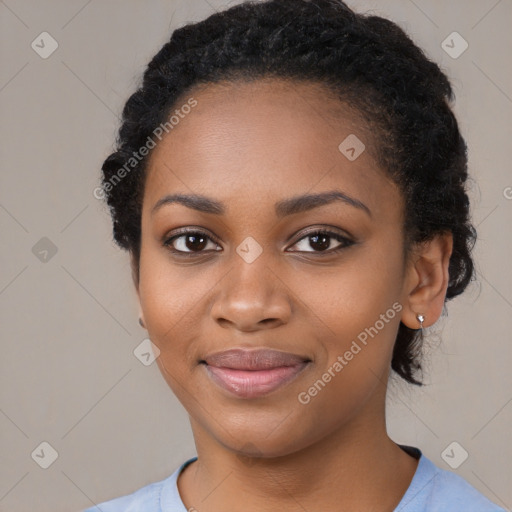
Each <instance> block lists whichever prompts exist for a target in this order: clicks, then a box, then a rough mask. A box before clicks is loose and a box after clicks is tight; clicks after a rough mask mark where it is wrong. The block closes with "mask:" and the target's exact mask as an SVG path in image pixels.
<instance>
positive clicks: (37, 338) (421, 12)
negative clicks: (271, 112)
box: [0, 0, 512, 512]
mask: <svg viewBox="0 0 512 512" xmlns="http://www.w3.org/2000/svg"><path fill="white" fill-rule="evenodd" d="M349 3H350V5H352V6H353V7H355V8H356V9H357V10H359V11H365V10H369V9H371V10H374V11H375V12H376V13H377V14H381V15H384V16H386V17H389V18H391V19H392V20H394V21H396V22H397V23H399V24H400V25H401V26H402V27H404V28H405V29H406V30H407V31H408V32H409V33H410V34H411V35H412V37H413V39H414V40H415V41H416V42H417V43H418V44H419V45H420V46H421V47H423V48H424V49H425V51H426V52H427V54H428V55H429V56H430V57H431V58H433V59H434V60H436V61H437V62H438V63H439V64H440V65H441V67H442V68H443V69H444V70H445V71H446V73H447V74H448V75H449V77H450V78H451V79H452V82H453V85H454V87H455V91H456V94H457V102H456V107H455V110H456V114H457V116H458V118H459V120H460V125H461V129H462V131H463V133H464V135H465V137H466V139H467V142H468V144H469V148H470V171H471V173H472V176H473V178H474V180H475V181H474V183H473V185H472V188H471V196H472V199H473V201H474V203H473V206H474V208H473V210H474V221H475V224H476V225H477V226H478V231H479V236H480V238H479V242H478V245H477V250H476V257H477V259H478V283H477V284H474V285H473V286H472V287H471V288H470V289H469V290H468V291H467V293H466V294H465V296H463V297H460V298H458V299H455V301H454V302H452V303H450V304H449V305H448V318H442V319H441V320H440V322H438V324H437V325H436V326H435V329H433V333H432V336H431V341H432V342H431V343H430V347H431V348H430V350H429V358H428V360H427V373H426V377H425V380H426V383H427V384H428V385H427V386H426V387H425V389H423V390H419V389H416V388H413V387H411V386H407V385H406V384H401V383H395V384H393V385H392V387H391V389H390V393H389V400H388V416H389V419H388V424H389V431H390V434H391V436H392V437H393V439H394V440H395V441H397V442H400V443H405V444H411V445H414V446H419V447H420V448H421V449H422V450H423V451H424V453H425V455H426V456H428V457H430V458H431V459H432V460H433V461H434V462H435V463H436V464H438V465H439V466H440V467H442V468H445V469H450V468H449V466H448V465H447V464H446V462H445V461H444V460H443V458H442V457H441V453H442V452H443V450H444V449H445V448H446V447H447V446H448V445H449V444H450V443H452V442H453V441H457V442H458V443H459V444H460V445H461V446H462V447H463V448H464V449H465V450H466V451H467V452H468V453H469V457H468V459H467V460H466V461H465V462H464V463H463V464H462V465H460V467H458V468H457V469H455V470H454V471H455V472H456V473H458V474H459V475H461V476H463V477H464V478H466V479H467V480H468V481H469V482H470V483H471V484H473V485H474V486H475V487H476V488H477V489H479V490H480V491H481V492H482V493H484V494H485V495H487V496H488V497H489V498H491V499H492V500H493V501H495V502H497V503H499V504H500V505H501V506H503V507H504V508H507V509H508V510H510V509H511V507H512V477H511V473H512V471H511V462H510V461H511V460H512V442H511V436H510V433H511V431H512V429H511V426H512V385H511V382H512V377H511V372H510V367H511V341H512V340H511V335H510V332H511V329H512V271H511V268H510V261H511V254H512V250H511V249H512V241H511V240H512V237H511V236H510V235H511V224H512V199H511V198H512V188H510V187H512V174H511V171H510V168H511V167H510V134H511V122H510V119H511V117H512V115H511V114H512V74H511V69H510V54H511V53H512V36H511V30H510V20H511V19H512V3H511V1H510V0H501V1H497V0H471V1H468V0H456V1H455V0H452V1H451V2H444V1H441V0H415V1H414V2H413V1H411V0H386V1H380V2H377V1H355V0H352V1H349ZM224 5H226V3H225V2H223V0H218V1H214V0H208V1H207V0H181V1H178V0H151V1H146V2H143V1H141V0H124V1H121V0H104V1H100V0H95V1H91V0H89V1H86V0H73V1H70V0H51V1H49V0H47V1H36V0H5V1H0V34H1V35H0V38H1V50H0V52H1V62H2V65H1V66H0V109H1V115H2V118H1V119H2V123H1V128H0V141H1V148H0V151H1V153H0V155H1V164H2V168H1V182H0V186H1V188H0V226H1V234H2V249H1V251H0V258H1V259H0V311H1V335H2V356H1V360H0V365H1V366H0V367H1V377H0V379H1V380H0V432H1V446H0V458H1V463H0V510H1V511H9V512H17V511H24V512H26V511H28V510H38V511H40V512H45V511H48V512H49V511H52V512H63V511H71V510H81V509H83V508H85V507H89V506H92V505H93V504H94V503H98V502H100V501H104V500H106V499H110V498H113V497H116V496H120V495H123V494H127V493H129V492H132V491H134V490H136V489H138V488H139V487H142V486H143V485H146V484H148V483H150V482H154V481H157V480H160V479H163V478H165V477H166V476H168V475H169V474H170V473H171V472H173V471H174V470H175V469H176V467H177V466H178V465H179V464H181V463H182V462H183V461H184V460H185V459H187V458H189V457H191V456H193V455H195V449H194V445H193V439H192V436H191V433H190V429H189V425H188V417H187V414H186V412H185V411H184V410H183V409H182V407H181V405H180V404H179V403H178V402H177V400H176V399H175V398H174V396H173V395H172V393H171V391H170V390H169V389H168V388H167V386H166V384H165V383H164V380H163V378H161V376H160V374H159V372H158V368H157V366H156V364H155V363H154V364H152V365H151V366H144V365H143V364H141V362H140V361H139V360H138V359H137V358H136V357H135V356H134V354H133V350H134V349H135V348H136V347H137V346H138V345H139V344H140V343H141V341H142V340H143V339H144V338H145V331H144V330H143V329H142V328H140V327H139V325H138V322H137V314H138V308H137V303H136V298H135V294H134V291H133V289H132V282H131V278H130V272H129V266H128V256H127V255H126V254H125V253H124V252H121V251H120V250H118V249H117V248H116V247H115V246H114V244H113V243H112V242H111V225H110V219H109V217H108V213H107V211H106V209H105V208H104V207H103V205H102V204H101V203H100V202H99V201H98V200H96V199H95V198H94V197H93V189H94V188H95V187H96V186H97V185H98V180H99V170H100V166H101V163H102V161H103V159H104V158H105V157H106V156H107V155H108V154H109V152H110V150H111V148H112V144H113V141H114V136H115V130H116V128H117V126H118V115H119V114H120V112H121V109H122V106H123V104H124V102H125V101H126V99H127V98H128V96H129V94H130V93H131V92H133V90H134V89H135V87H136V85H137V83H138V80H139V76H140V74H141V73H142V71H143V69H144V67H145V65H146V64H147V62H148V60H149V59H150V58H151V57H152V56H153V54H154V53H155V52H156V51H157V50H158V49H159V48H160V47H161V45H162V44H163V43H164V42H165V41H166V40H167V39H168V38H169V37H170V32H171V29H174V28H176V27H177V26H180V25H182V24H183V23H185V22H186V21H198V20H200V19H203V18H204V17H206V16H207V15H209V14H210V13H212V12H213V10H214V8H216V9H218V8H221V7H222V6H224ZM44 31H46V32H48V33H49V34H51V36H52V37H53V38H54V39H55V40H56V41H57V42H58V45H59V46H58V48H57V50H56V51H55V52H54V53H53V54H52V55H51V56H49V57H48V58H47V59H43V58H41V57H40V56H39V54H38V53H36V52H35V51H34V50H33V49H32V48H31V43H32V41H34V40H36V43H37V41H38V40H39V41H40V39H36V38H37V37H38V36H39V34H41V32H44ZM453 31H457V32H459V33H460V34H461V35H462V36H463V37H464V39H465V40H466V41H467V42H468V44H469V47H468V49H467V50H466V51H465V52H464V53H463V54H462V55H461V56H460V57H458V58H457V59H454V58H452V57H450V56H449V55H448V54H447V53H445V51H444V50H443V49H442V47H441V43H442V41H443V40H444V39H445V38H446V37H447V36H448V35H449V34H451V33H452V32H453ZM45 37H46V36H45ZM47 41H48V40H47ZM45 47H46V48H47V49H48V48H49V44H45ZM43 237H46V238H47V239H49V240H51V243H52V244H54V246H55V249H56V250H57V252H56V253H55V254H52V252H51V250H49V242H48V240H43V241H41V239H42V238H43ZM36 244H37V245H36ZM34 246H35V249H34ZM50 249H51V248H50ZM44 250H49V252H48V253H44ZM41 258H42V260H41ZM44 258H46V261H44ZM441 331H442V341H441V339H440V334H441ZM43 441H46V442H47V443H49V444H50V445H51V446H52V447H53V448H54V449H55V450H56V451H57V452H58V458H57V459H56V460H55V462H54V463H53V464H52V465H51V466H50V467H48V469H42V468H41V467H40V466H39V465H38V464H37V463H36V462H35V460H38V461H39V462H44V461H43V459H45V458H46V459H45V460H46V461H49V459H48V457H50V455H51V452H50V449H49V448H48V447H47V448H46V451H45V447H44V445H43V453H44V456H43V455H41V447H40V443H42V442H43ZM457 449H458V448H457ZM34 450H35V454H37V453H39V458H38V457H37V455H34V459H35V460H34V459H33V458H32V457H31V454H32V453H33V452H34Z"/></svg>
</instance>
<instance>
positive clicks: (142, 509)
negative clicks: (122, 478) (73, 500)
mask: <svg viewBox="0 0 512 512" xmlns="http://www.w3.org/2000/svg"><path fill="white" fill-rule="evenodd" d="M194 460H196V457H194V458H192V459H189V460H187V461H186V462H184V463H183V464H182V465H181V466H180V467H179V468H178V469H176V471H174V473H173V474H172V475H170V476H169V477H167V478H165V479H164V480H160V481H158V482H153V483H151V484H149V485H146V486H145V487H141V488H140V489H138V490H136V491H135V492H133V493H131V494H127V495H125V496H120V497H119V498H114V499H112V500H109V501H105V502H103V503H99V504H98V505H95V506H94V507H90V508H88V509H87V510H84V511H83V512H168V511H170V510H172V511H173V512H180V511H181V510H185V508H184V505H183V503H182V501H181V499H180V496H179V492H178V488H177V480H178V475H179V474H180V472H181V471H182V470H183V469H184V468H185V466H187V465H188V464H190V463H191V462H193V461H194ZM168 507H172V508H168Z"/></svg>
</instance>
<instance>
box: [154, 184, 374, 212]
mask: <svg viewBox="0 0 512 512" xmlns="http://www.w3.org/2000/svg"><path fill="white" fill-rule="evenodd" d="M334 201H341V202H343V203H345V204H348V205H350V206H353V207H355V208H359V209H360V210H363V211H364V212H366V213H367V214H368V215H369V216H370V217H371V216H372V213H371V211H370V209H369V208H368V206H366V205H365V204H364V203H362V202H361V201H359V199H355V198H353V197H350V196H349V195H347V194H345V193H344V192H341V191H339V190H332V191H329V192H321V193H319V194H304V195H301V196H295V197H291V198H289V199H284V200H282V201H278V202H277V203H276V204H275V205H274V207H275V212H276V215H277V217H278V218H282V217H286V216H288V215H293V214H295V213H301V212H305V211H308V210H312V209H313V208H318V207H320V206H324V205H327V204H330V203H333V202H334ZM173 203H178V204H182V205H183V206H186V207H187V208H191V209H194V210H197V211H199V212H203V213H211V214H214V215H224V213H225V212H226V208H225V205H224V204H223V203H221V202H219V201H216V200H215V199H211V198H209V197H206V196H202V195H198V194H170V195H166V196H164V197H162V198H161V199H159V200H158V201H157V202H156V203H155V205H154V206H153V208H152V209H151V215H154V214H155V213H156V212H157V211H158V210H159V209H160V208H162V207H163V206H165V205H169V204H173Z"/></svg>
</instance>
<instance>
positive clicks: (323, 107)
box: [144, 79, 396, 209]
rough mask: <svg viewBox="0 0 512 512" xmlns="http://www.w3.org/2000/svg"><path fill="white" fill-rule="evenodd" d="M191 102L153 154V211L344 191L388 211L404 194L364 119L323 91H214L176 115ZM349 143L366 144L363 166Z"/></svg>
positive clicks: (202, 90)
mask: <svg viewBox="0 0 512 512" xmlns="http://www.w3.org/2000/svg"><path fill="white" fill-rule="evenodd" d="M191 98H192V99H193V100H195V102H197V103H196V105H195V106H194V107H193V108H192V109H188V108H187V109H185V110H183V112H181V116H179V117H180V119H179V122H178V123H177V124H176V125H175V126H174V128H173V129H172V130H170V131H169V133H168V134H167V135H165V137H163V139H162V141H161V142H159V143H158V144H157V146H156V147H155V148H154V150H153V152H152V154H151V157H150V160H149V162H148V167H147V178H146V190H145V197H144V209H148V208H150V207H151V206H152V205H153V204H154V203H155V202H156V201H158V199H159V198H160V197H161V196H162V195H163V194H167V193H171V192H182V193H197V194H204V195H208V196H213V197H216V198H217V199H219V200H220V201H223V202H226V203H227V204H229V203H234V202H236V201H237V200H239V201H243V203H244V204H245V205H247V204H248V202H249V203H250V202H251V201H252V202H258V203H262V202H265V201H266V200H267V199H269V200H272V203H273V202H275V200H278V199H280V198H282V197H283V196H286V197H289V196H292V195H297V194H303V193H305V192H320V191H323V190H331V189H333V188H338V189H342V190H343V191H344V192H347V193H349V194H351V195H353V196H356V197H357V196H360V195H361V194H363V195H364V196H365V198H366V200H367V201H369V202H372V203H378V202H379V201H378V200H379V197H380V198H382V197H383V192H384V191H385V190H386V189H388V188H389V189H390V191H391V189H394V188H395V186H394V184H393V183H392V182H391V180H390V179H389V178H388V177H387V175H386V174H385V173H384V172H383V171H382V170H381V169H379V168H378V167H377V164H376V163H375V159H374V158H373V157H372V155H373V154H374V152H375V149H376V148H375V144H374V142H373V140H371V139H372V138H371V137H370V135H371V134H370V132H369V131H368V130H367V129H366V127H365V125H364V124H363V122H362V121H361V119H360V118H359V116H358V114H357V112H356V111H354V110H353V109H351V108H350V107H349V106H347V105H345V104H344V103H342V102H341V101H339V100H338V99H336V98H335V97H334V95H333V93H332V92H331V91H329V90H328V89H326V88H325V87H323V86H321V85H319V84H312V83H307V82H292V81H285V80H279V79H265V80H256V81H252V82H224V83H216V84H207V85H202V86H200V87H196V88H195V89H193V90H191V91H190V92H189V93H188V94H187V95H184V96H182V97H181V98H180V100H178V101H177V102H176V104H175V105H174V107H173V112H176V110H178V113H179V111H180V107H181V106H182V105H185V104H187V103H189V100H190V99H191ZM185 111H187V112H188V113H186V114H185V113H184V112H185ZM171 114H172V112H171ZM354 137H355V138H354ZM345 140H348V141H352V142H354V141H355V142H356V145H357V144H359V146H357V147H356V150H357V151H358V152H359V151H360V150H361V148H362V147H363V146H362V145H361V144H360V143H362V144H364V150H363V151H362V152H361V153H360V155H359V156H357V158H356V159H349V158H347V155H346V154H345V153H343V152H342V151H341V150H340V144H342V143H343V142H344V141H345ZM358 141H360V142H358ZM352 145H353V144H352ZM343 148H344V149H346V144H345V145H343V144H342V149H343ZM349 156H350V153H349ZM392 200H395V201H396V198H392ZM381 202H382V201H381Z"/></svg>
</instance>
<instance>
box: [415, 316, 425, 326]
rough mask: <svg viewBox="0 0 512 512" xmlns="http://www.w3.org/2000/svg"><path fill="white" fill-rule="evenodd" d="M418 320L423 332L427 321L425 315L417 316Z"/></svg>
mask: <svg viewBox="0 0 512 512" xmlns="http://www.w3.org/2000/svg"><path fill="white" fill-rule="evenodd" d="M416 318H417V319H418V322H419V323H420V329H421V330H423V321H424V320H425V317H424V316H423V315H416Z"/></svg>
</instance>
